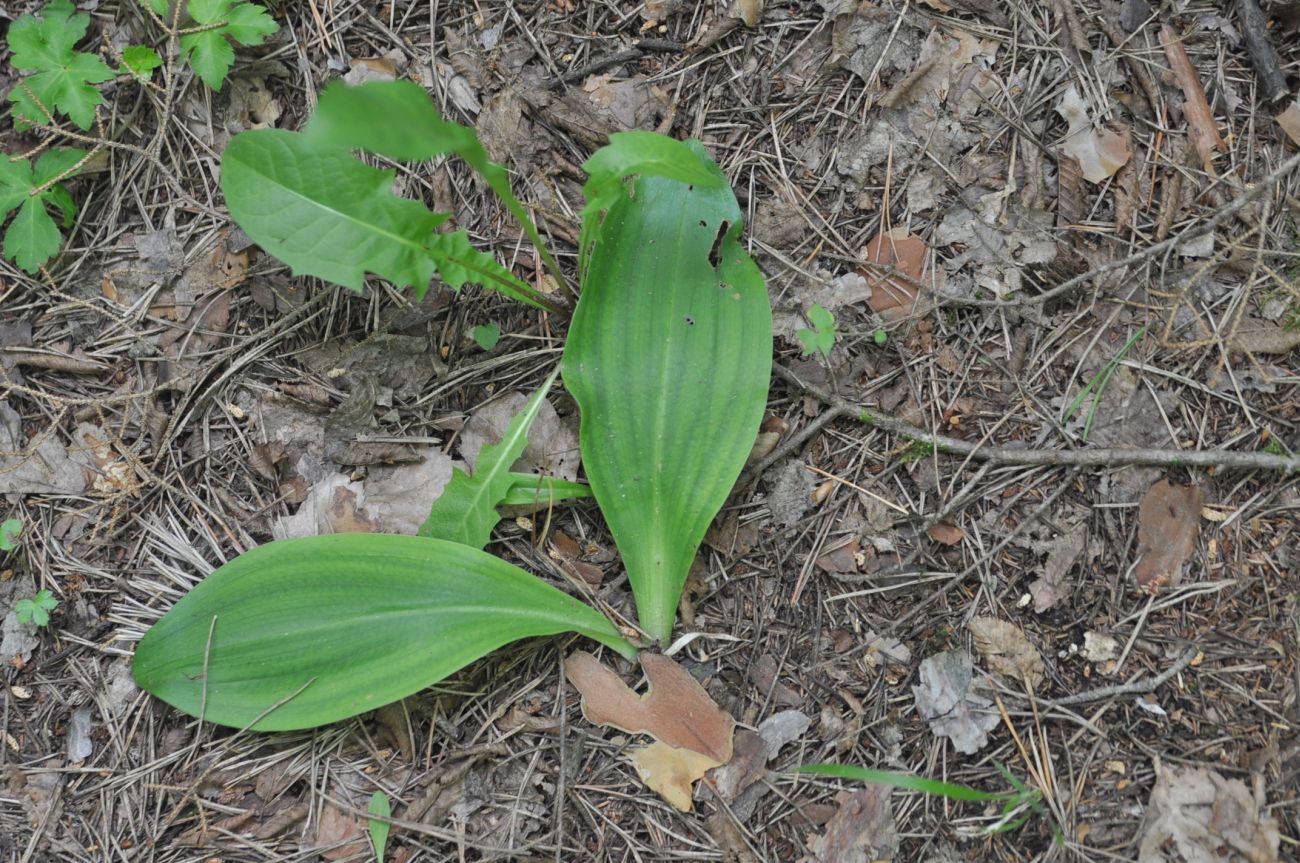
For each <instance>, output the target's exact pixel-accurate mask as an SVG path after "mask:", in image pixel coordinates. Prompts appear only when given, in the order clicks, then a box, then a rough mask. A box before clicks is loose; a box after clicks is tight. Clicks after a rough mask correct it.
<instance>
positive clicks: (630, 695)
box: [564, 650, 736, 767]
mask: <svg viewBox="0 0 1300 863" xmlns="http://www.w3.org/2000/svg"><path fill="white" fill-rule="evenodd" d="M641 668H642V669H643V670H644V671H645V674H646V678H647V679H648V680H649V683H650V685H649V689H648V690H647V692H646V694H645V695H641V696H638V695H637V694H636V693H635V692H633V691H632V689H631V688H629V687H628V685H627V684H626V683H624V682H623V681H622V679H621V678H619V676H618V675H617V674H615V673H614V671H613V670H612V669H610V668H609V667H607V666H605V665H603V664H602V663H601V662H600V661H599V660H598V659H596V657H594V656H592V655H591V654H590V653H586V652H584V651H581V650H579V651H575V652H574V653H573V654H572V655H570V656H569V658H568V659H566V660H564V673H565V674H566V675H567V676H568V678H569V680H570V681H571V682H572V683H573V685H574V687H575V688H576V689H577V690H578V692H580V693H581V694H582V715H583V716H585V717H586V718H587V721H588V722H591V723H593V724H595V725H604V726H608V727H611V728H617V729H618V730H620V731H624V732H627V733H628V734H649V735H650V736H651V737H653V738H655V739H656V740H658V741H659V742H660V743H664V744H666V745H668V746H670V747H675V748H678V749H689V750H691V751H692V752H696V753H699V754H700V755H706V756H708V757H709V758H711V759H713V761H714V762H716V763H715V764H714V765H713V766H715V767H716V766H717V765H718V764H726V763H727V762H728V761H730V760H731V753H732V733H733V731H734V730H735V724H736V723H735V720H734V719H732V718H731V716H730V715H728V714H727V713H726V712H725V711H723V710H722V709H721V708H720V707H718V705H717V704H716V703H714V701H713V699H712V698H710V697H709V694H708V693H707V692H705V691H704V687H703V686H701V685H700V684H699V682H698V681H697V680H696V679H695V678H694V677H692V676H691V674H690V672H688V671H687V670H686V669H684V668H682V667H681V666H680V665H678V664H677V663H676V662H674V661H673V660H671V659H669V658H668V657H666V656H663V655H660V654H657V653H649V652H646V651H642V653H641Z"/></svg>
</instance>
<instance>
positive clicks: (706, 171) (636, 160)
mask: <svg viewBox="0 0 1300 863" xmlns="http://www.w3.org/2000/svg"><path fill="white" fill-rule="evenodd" d="M582 168H583V170H584V171H586V172H587V182H586V183H584V184H583V186H582V194H583V196H584V197H585V198H586V199H587V203H586V206H584V207H583V208H582V232H581V236H580V237H579V240H578V268H579V271H580V277H581V278H585V274H584V271H585V268H586V265H587V258H588V256H587V252H588V249H589V247H590V245H591V240H592V237H593V236H594V235H595V232H596V231H597V230H599V228H600V224H601V213H602V212H604V211H605V210H608V209H610V207H612V206H613V205H614V204H616V203H618V201H619V199H620V198H622V197H625V196H626V194H627V190H626V189H625V188H624V185H623V183H624V180H625V179H626V178H627V177H630V176H641V177H663V178H665V179H669V180H678V181H680V182H683V183H687V184H691V185H697V186H700V187H702V188H706V189H716V188H720V187H723V186H725V185H726V179H725V178H723V177H722V176H721V175H720V173H719V172H718V171H717V169H716V168H715V167H714V165H713V162H712V161H711V160H710V159H709V156H708V154H707V153H705V152H703V151H701V150H699V149H698V148H692V147H691V146H690V145H689V144H687V143H686V142H685V141H678V140H676V139H675V138H669V137H668V136H667V135H659V134H656V133H655V132H646V131H642V130H633V131H630V132H615V133H614V134H613V135H610V136H609V143H608V144H606V145H605V146H604V147H601V148H600V149H599V150H597V151H596V152H595V153H593V154H592V156H591V158H590V159H588V160H587V161H586V162H584V163H583V165H582Z"/></svg>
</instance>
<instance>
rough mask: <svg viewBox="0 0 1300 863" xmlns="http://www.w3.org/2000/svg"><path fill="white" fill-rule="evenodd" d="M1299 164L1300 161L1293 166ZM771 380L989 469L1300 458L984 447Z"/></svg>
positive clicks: (1244, 465) (1233, 464)
mask: <svg viewBox="0 0 1300 863" xmlns="http://www.w3.org/2000/svg"><path fill="white" fill-rule="evenodd" d="M1298 163H1300V162H1298ZM772 368H773V369H774V370H775V371H776V373H777V375H778V376H779V377H781V378H784V379H785V380H787V381H789V382H790V383H792V384H794V385H795V386H797V387H799V388H800V389H801V390H803V391H804V392H806V393H808V394H809V395H811V396H813V397H815V398H817V399H819V400H820V401H822V402H825V403H826V404H828V405H831V406H832V407H835V408H838V409H839V410H840V412H841V413H846V414H849V415H850V416H855V417H857V418H858V419H859V420H861V421H862V422H864V423H866V424H867V425H870V426H875V427H876V428H878V429H881V430H883V431H887V432H891V433H892V434H897V435H902V436H903V437H907V438H911V439H912V440H914V441H917V442H919V443H922V444H928V445H930V446H932V447H934V448H935V449H936V450H938V451H940V452H945V453H952V454H955V455H964V456H969V457H970V458H973V459H978V460H980V461H986V462H992V463H994V464H1015V465H1028V464H1042V465H1080V466H1084V467H1116V466H1120V465H1151V466H1155V467H1200V468H1208V467H1214V468H1221V469H1225V470H1280V471H1298V472H1300V456H1284V455H1274V454H1272V453H1267V452H1237V451H1235V450H1222V449H1209V450H1164V449H1145V448H1141V447H1137V448H1133V449H1119V448H1105V449H1074V450H1065V449H1048V450H1042V449H1012V448H1010V447H999V446H985V445H983V444H979V443H971V442H970V441H964V440H958V439H956V438H950V437H946V436H944V435H940V434H934V433H933V432H928V431H925V430H924V429H920V428H917V427H916V426H914V425H912V424H911V423H908V422H904V421H903V420H901V419H899V418H898V417H895V416H891V415H889V414H886V413H881V412H880V411H877V410H874V409H872V408H867V407H864V406H862V405H855V404H853V403H852V402H849V401H846V400H845V399H842V398H840V397H839V396H836V395H832V394H831V393H828V392H826V391H825V390H823V389H822V388H821V387H818V386H815V385H813V384H810V383H808V382H807V381H804V380H803V379H802V378H800V377H799V376H798V375H796V374H795V373H794V372H792V371H791V370H790V369H788V368H786V367H785V366H783V365H781V364H780V363H775V364H773V366H772Z"/></svg>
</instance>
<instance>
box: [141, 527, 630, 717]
mask: <svg viewBox="0 0 1300 863" xmlns="http://www.w3.org/2000/svg"><path fill="white" fill-rule="evenodd" d="M562 632H578V633H581V634H582V635H586V636H588V637H589V638H592V639H595V640H596V641H599V642H600V643H602V644H605V645H607V646H609V647H611V648H613V649H614V650H616V651H618V652H619V653H621V654H623V655H624V656H626V657H629V658H631V657H633V656H635V655H636V650H635V648H633V647H632V645H631V644H629V643H628V642H627V641H626V640H625V639H623V638H622V636H620V635H619V633H618V630H616V629H615V628H614V626H613V624H611V623H610V622H609V621H608V620H606V619H605V618H604V617H603V616H602V615H600V614H599V613H597V612H596V611H594V610H593V609H591V608H590V607H588V606H586V605H584V604H583V603H582V602H580V601H579V600H577V599H576V598H574V597H571V596H568V595H567V594H565V593H562V592H561V591H559V590H557V589H556V588H554V587H552V586H550V585H549V584H547V583H546V582H544V581H542V580H541V579H539V578H537V577H536V576H534V575H531V574H530V573H527V572H525V571H524V570H522V569H520V568H518V567H516V566H512V565H511V564H509V563H506V562H505V561H503V560H501V559H500V558H497V557H493V556H492V555H490V554H487V553H486V552H483V551H480V550H478V549H476V548H470V547H469V546H467V545H460V544H459V543H454V542H446V541H444V540H437V539H428V538H426V537H418V536H383V535H379V534H369V533H345V534H334V535H328V536H317V537H308V538H306V539H292V540H283V541H279V542H271V543H268V544H266V545H263V546H259V547H257V548H254V549H253V550H252V551H249V552H247V553H245V554H243V555H240V556H239V557H237V558H235V559H234V560H232V561H230V562H229V563H227V564H225V565H224V566H222V567H220V568H219V569H217V570H216V571H215V572H213V573H212V574H211V575H209V576H208V577H207V578H206V579H204V580H203V581H202V582H200V583H199V584H198V585H197V586H196V587H195V588H194V589H193V590H191V591H190V592H189V594H187V595H186V596H185V597H184V598H183V599H181V601H180V602H178V603H176V605H175V607H173V608H172V609H171V611H169V612H167V614H166V615H164V616H163V618H162V619H161V620H159V621H158V622H157V623H156V624H154V626H153V628H152V629H150V630H149V632H148V633H146V635H145V637H144V639H143V640H141V641H140V643H139V645H137V647H136V651H135V664H134V669H133V673H134V675H135V679H136V682H137V683H139V684H140V686H141V687H143V688H144V689H146V690H148V691H149V692H151V693H153V694H154V695H156V696H158V697H159V698H161V699H162V700H163V701H166V702H167V703H168V704H171V705H172V706H174V707H176V708H178V709H180V710H183V711H184V712H186V713H188V714H190V715H191V716H200V715H202V717H203V718H204V719H207V720H208V721H210V722H215V723H217V724H219V725H228V726H231V727H235V728H243V727H246V726H251V727H253V728H256V729H259V730H263V731H280V730H286V729H295V728H313V727H315V726H318V725H324V724H326V723H329V722H334V721H336V720H339V719H344V718H346V717H349V716H355V715H357V714H359V713H364V712H366V711H368V710H373V709H375V708H377V707H382V706H383V705H385V704H389V703H391V702H393V701H396V700H398V699H400V698H404V697H406V696H408V695H411V694H413V693H415V692H418V691H420V690H421V689H423V688H425V687H426V686H429V685H431V684H433V683H436V682H438V681H439V680H442V679H443V678H445V677H447V676H448V675H449V674H452V673H453V672H455V671H457V670H459V669H461V668H463V667H465V666H466V665H468V664H469V663H471V662H474V661H475V660H477V659H479V658H481V657H483V656H486V655H487V654H488V653H490V652H492V651H493V650H496V649H497V648H499V647H501V646H502V645H505V644H509V643H510V642H512V641H516V640H518V639H521V638H527V637H529V636H538V635H554V634H557V633H562Z"/></svg>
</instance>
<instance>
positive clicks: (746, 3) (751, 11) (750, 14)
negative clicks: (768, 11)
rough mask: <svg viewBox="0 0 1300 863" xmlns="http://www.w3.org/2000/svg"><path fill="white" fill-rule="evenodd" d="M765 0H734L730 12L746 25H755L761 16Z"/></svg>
mask: <svg viewBox="0 0 1300 863" xmlns="http://www.w3.org/2000/svg"><path fill="white" fill-rule="evenodd" d="M765 5H767V0H734V2H733V3H732V4H731V14H732V15H733V16H735V17H736V18H739V19H740V20H741V21H744V22H745V26H746V27H757V26H758V22H759V19H761V18H762V17H763V7H764V6H765Z"/></svg>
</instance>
